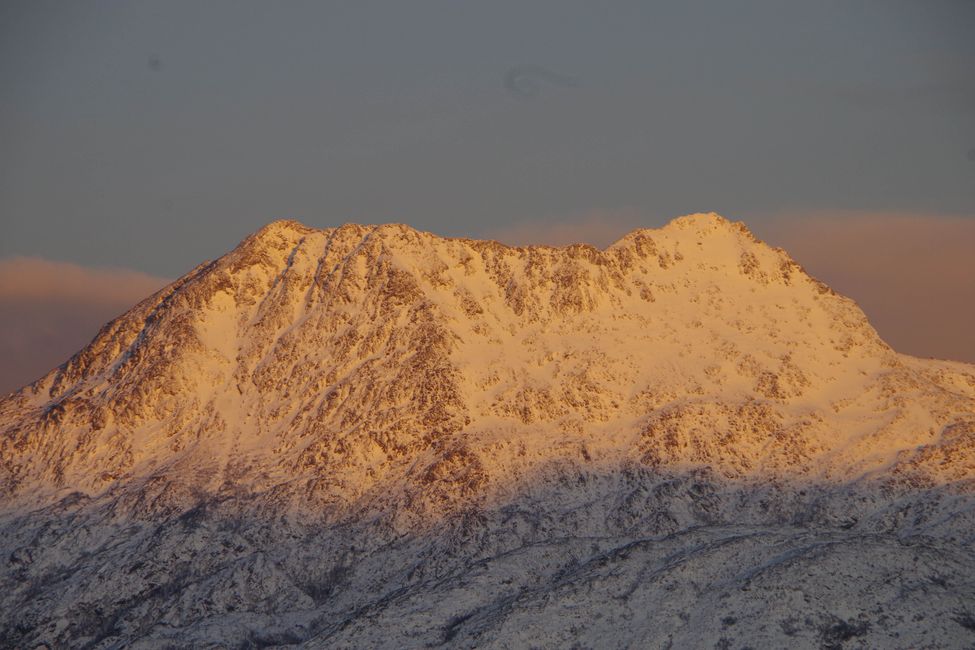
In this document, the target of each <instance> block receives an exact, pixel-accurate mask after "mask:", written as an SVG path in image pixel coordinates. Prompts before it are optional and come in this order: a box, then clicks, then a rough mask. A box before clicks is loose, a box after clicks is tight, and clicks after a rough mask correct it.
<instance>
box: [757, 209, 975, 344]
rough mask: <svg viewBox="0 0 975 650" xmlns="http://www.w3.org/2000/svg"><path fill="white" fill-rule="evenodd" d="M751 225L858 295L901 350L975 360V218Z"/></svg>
mask: <svg viewBox="0 0 975 650" xmlns="http://www.w3.org/2000/svg"><path fill="white" fill-rule="evenodd" d="M751 225H752V226H753V229H754V231H755V233H756V235H758V236H760V237H762V238H763V239H765V240H766V241H768V242H769V243H771V244H774V245H776V246H781V247H782V248H784V249H785V250H786V251H788V252H789V254H790V255H792V257H793V258H795V259H796V260H797V261H798V262H799V263H800V264H802V265H803V266H804V267H805V268H806V270H807V271H808V272H809V273H811V274H812V275H814V276H816V277H817V278H819V279H821V280H823V281H824V282H826V283H827V284H829V285H830V286H832V287H833V288H834V289H835V290H836V291H838V292H840V293H842V294H844V295H847V296H850V297H851V298H853V299H854V300H856V301H857V303H858V304H859V305H860V307H861V308H862V309H863V310H864V312H866V314H867V317H868V318H869V319H870V322H871V323H872V324H873V325H874V327H876V329H877V331H878V332H879V333H880V335H881V336H882V337H883V338H884V340H886V341H887V342H888V343H889V344H890V345H891V346H893V348H894V349H895V350H898V351H899V352H905V353H907V354H913V355H916V356H930V357H938V358H943V359H953V360H958V361H968V362H975V336H972V331H973V329H975V254H973V251H975V218H972V217H961V216H946V215H922V214H903V213H871V212H832V213H826V214H823V213H819V214H807V215H795V216H792V217H782V216H779V217H777V218H775V219H765V220H760V221H756V222H755V223H754V224H751Z"/></svg>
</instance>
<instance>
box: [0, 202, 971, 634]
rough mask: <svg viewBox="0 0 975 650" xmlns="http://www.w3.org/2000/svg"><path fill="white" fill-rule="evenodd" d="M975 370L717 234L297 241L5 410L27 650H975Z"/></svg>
mask: <svg viewBox="0 0 975 650" xmlns="http://www.w3.org/2000/svg"><path fill="white" fill-rule="evenodd" d="M973 486H975V366H972V365H967V364H962V363H953V362H947V361H935V360H920V359H916V358H912V357H908V356H905V355H902V354H898V353H897V352H896V351H894V350H892V349H891V348H890V347H889V346H888V345H887V344H885V343H884V341H882V340H881V339H880V338H879V337H878V335H877V333H876V332H875V331H874V329H873V328H872V327H871V326H870V324H869V323H868V322H867V321H866V319H865V317H864V315H863V313H862V312H861V311H860V309H859V308H858V307H857V306H856V304H854V303H853V302H852V301H850V300H849V299H847V298H844V297H843V296H840V295H837V294H835V293H834V292H833V291H832V290H830V289H829V287H827V286H826V285H824V284H822V283H821V282H818V281H817V280H815V279H813V278H811V277H809V276H808V275H807V274H806V273H805V272H804V271H803V269H802V268H801V267H800V266H799V265H797V264H796V263H795V262H794V261H793V260H792V259H791V258H790V257H789V256H788V255H787V254H786V253H785V252H784V251H782V250H779V249H774V248H771V247H769V246H767V245H765V244H763V243H762V242H760V241H758V240H756V239H755V238H754V237H753V236H752V235H751V234H750V233H749V231H748V230H747V228H745V227H744V226H743V225H742V224H737V223H731V222H729V221H727V220H725V219H723V218H722V217H720V216H718V215H714V214H698V215H691V216H687V217H681V218H679V219H676V220H674V221H673V222H671V223H670V224H668V225H667V226H666V227H664V228H661V229H659V230H638V231H634V232H632V233H630V234H629V235H627V236H625V237H624V238H622V239H621V240H619V241H618V242H616V243H615V244H613V245H611V246H609V247H608V248H606V249H604V250H599V249H596V248H593V247H591V246H586V245H581V244H580V245H573V246H565V247H560V248H552V247H541V246H538V247H524V248H512V247H507V246H504V245H501V244H499V243H496V242H490V241H473V240H466V239H444V238H440V237H437V236H434V235H431V234H428V233H423V232H418V231H415V230H412V229H410V228H408V227H406V226H402V225H383V226H358V225H346V226H342V227H340V228H335V229H327V230H317V229H312V228H308V227H305V226H303V225H301V224H298V223H295V222H275V223H272V224H270V225H268V226H267V227H265V228H264V229H262V230H261V231H259V232H257V233H255V234H254V235H252V236H251V237H249V238H247V239H246V240H244V241H243V242H242V243H241V244H240V245H239V246H238V247H237V248H236V249H234V250H233V251H232V252H230V253H229V254H227V255H225V256H224V257H222V258H220V259H218V260H216V261H214V262H210V263H205V264H202V265H200V266H198V267H197V268H196V269H194V270H192V271H191V272H190V273H188V274H187V275H185V276H184V277H182V278H181V279H179V280H177V281H176V282H174V283H173V284H171V285H170V286H168V287H166V288H165V289H163V290H162V291H160V292H158V293H156V294H154V295H152V296H150V297H149V298H147V299H146V300H144V301H143V302H141V303H140V304H138V305H136V306H135V307H133V308H132V309H131V310H130V311H128V312H127V313H126V314H125V315H123V316H121V317H120V318H118V319H116V320H115V321H112V322H111V323H109V324H107V325H106V326H105V327H104V328H103V329H102V330H101V332H100V333H99V334H98V336H97V337H96V338H95V339H94V340H93V341H92V342H91V344H90V345H89V346H88V347H86V348H85V349H83V350H82V351H80V352H79V353H78V354H76V355H75V356H74V357H72V358H71V359H70V360H68V361H67V362H66V363H65V364H63V365H62V366H60V367H59V368H57V369H56V370H53V371H52V372H50V373H49V374H48V375H47V376H45V377H44V378H42V379H40V380H39V381H37V382H36V383H34V384H32V385H30V386H27V387H25V388H23V389H22V390H20V391H19V392H16V393H13V394H11V395H9V396H7V397H6V398H5V399H3V401H0V489H2V498H0V512H2V515H0V517H2V521H0V561H2V562H4V564H3V567H4V568H3V570H2V571H0V639H2V640H3V641H2V642H0V643H5V644H6V645H8V646H10V647H36V646H41V645H42V644H46V645H47V646H48V647H51V648H55V647H93V648H116V647H146V648H149V647H152V648H156V647H268V646H278V647H290V646H305V647H350V648H351V647H390V648H402V647H426V646H436V645H441V644H443V645H446V646H449V647H474V646H477V647H573V646H576V647H634V646H637V647H674V648H685V647H701V648H712V647H713V648H739V647H742V646H744V645H749V646H752V647H756V648H757V647H796V648H803V647H816V648H818V647H834V648H840V647H884V648H916V647H932V648H941V647H945V648H953V647H971V645H973V644H975V604H973V603H975V552H973V539H975V515H973V512H975V497H973Z"/></svg>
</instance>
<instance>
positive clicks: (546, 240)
mask: <svg viewBox="0 0 975 650" xmlns="http://www.w3.org/2000/svg"><path fill="white" fill-rule="evenodd" d="M646 221H647V218H646V217H645V216H642V215H641V214H640V212H639V211H637V210H634V209H630V208H623V209H619V210H594V211H592V212H586V213H584V214H581V215H576V216H574V217H569V218H566V219H561V220H555V219H540V220H537V221H536V220H529V221H523V222H521V223H518V224H513V225H510V226H504V227H501V228H496V229H493V230H489V231H487V232H485V233H483V234H482V237H484V238H486V239H495V240H497V241H499V242H501V243H503V244H508V245H509V246H528V245H531V244H544V245H546V246H566V245H568V244H579V243H586V244H592V245H593V246H597V247H599V248H605V247H607V246H609V245H610V244H612V243H613V242H615V241H616V240H618V239H619V238H620V237H622V236H623V235H625V234H626V233H628V232H630V231H631V230H634V229H636V228H640V227H646V226H644V225H642V224H644V223H645V222H646Z"/></svg>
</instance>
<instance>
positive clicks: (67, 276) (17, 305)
mask: <svg viewBox="0 0 975 650" xmlns="http://www.w3.org/2000/svg"><path fill="white" fill-rule="evenodd" d="M168 283H169V280H166V279H164V278H158V277H154V276H151V275H147V274H145V273H141V272H139V271H133V270H129V269H93V268H88V267H84V266H79V265H77V264H71V263H68V262H54V261H50V260H45V259H40V258H27V257H18V258H12V259H7V260H0V395H3V394H6V393H8V392H10V391H13V390H16V389H17V388H20V387H21V386H23V385H25V384H27V383H29V382H31V381H33V380H35V379H37V378H39V377H41V376H43V375H44V374H45V373H46V372H48V371H49V370H51V369H52V368H55V367H57V366H58V365H60V364H61V363H63V362H64V361H66V360H67V359H68V358H69V357H70V356H71V355H72V354H74V353H75V352H77V351H78V350H80V349H81V348H82V347H84V346H85V345H86V344H87V343H88V342H89V341H90V340H91V339H92V337H93V336H94V335H95V334H96V333H97V332H98V329H99V328H100V327H101V326H102V325H104V324H105V323H106V322H108V321H109V320H111V319H112V318H114V317H116V316H118V315H119V314H121V313H123V312H124V311H126V310H127V309H128V308H130V307H132V306H133V305H135V304H136V303H137V302H139V301H140V300H142V299H143V298H145V297H147V296H149V295H151V294H152V293H154V292H155V291H157V290H159V289H161V288H162V287H164V286H165V285H166V284H168Z"/></svg>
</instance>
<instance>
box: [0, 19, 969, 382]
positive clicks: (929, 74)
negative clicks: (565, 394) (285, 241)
mask: <svg viewBox="0 0 975 650" xmlns="http://www.w3.org/2000/svg"><path fill="white" fill-rule="evenodd" d="M973 32H975V3H973V2H969V1H967V0H960V1H957V2H948V1H937V0H934V1H929V2H899V1H897V0H884V1H876V2H868V1H860V2H850V1H846V0H843V1H837V2H830V1H820V2H814V3H810V2H798V1H795V2H793V1H785V2H781V1H776V2H773V1H767V2H756V1H743V2H734V3H728V2H694V1H691V2H666V3H652V2H607V3H592V2H572V1H568V0H559V1H549V2H525V1H522V2H503V1H502V2H490V3H478V4H474V3H458V2H410V3H402V2H395V3H394V2H382V3H379V2H368V1H364V2H296V1H291V2H275V3H270V2H245V1H242V0H235V1H233V2H228V1H223V0H210V1H208V2H205V3H201V2H181V1H179V0H173V1H167V2H162V1H158V2H139V1H126V2H121V1H120V2H107V1H100V2H91V1H89V0H77V1H73V2H63V1H61V2H47V1H45V0H31V1H26V2H21V1H19V0H4V2H2V3H0V142H2V143H3V145H2V147H0V263H2V262H6V265H2V266H0V272H5V273H7V274H8V277H10V278H14V280H15V281H16V279H17V278H18V277H21V278H22V277H23V272H24V271H23V269H26V268H31V269H34V272H35V273H39V271H37V269H39V268H40V266H38V265H44V264H46V265H47V266H44V268H45V269H47V271H46V272H48V273H50V274H53V275H54V276H55V277H58V274H59V273H63V272H65V269H68V268H71V269H74V270H75V271H76V272H77V273H78V274H79V276H78V277H89V276H85V275H84V274H85V273H89V274H90V279H89V281H87V282H82V283H81V284H79V285H78V286H77V287H76V291H77V295H75V296H73V297H72V298H71V301H73V302H72V303H71V304H73V305H80V304H82V303H84V304H86V305H88V304H91V305H95V308H93V309H94V311H92V310H82V311H84V313H85V314H88V317H87V319H82V318H80V317H79V318H77V319H75V318H74V317H72V316H71V315H70V314H71V311H70V310H67V311H59V310H60V307H52V306H51V305H47V306H43V304H46V303H47V302H50V303H52V304H56V305H63V304H64V296H63V295H61V294H57V293H55V294H50V295H49V294H44V293H43V292H42V291H41V290H40V289H37V290H36V291H35V292H34V293H33V294H31V295H32V296H33V297H32V298H30V299H29V301H33V302H31V305H33V307H28V306H26V303H25V302H24V301H25V300H28V299H27V298H25V297H24V296H23V295H20V297H18V298H10V297H4V295H0V307H2V309H0V336H3V337H4V338H3V339H2V340H0V368H4V367H6V368H7V369H10V368H14V367H17V368H21V370H17V371H16V372H14V371H13V370H10V371H9V373H8V371H7V370H0V391H2V390H4V388H5V387H7V388H9V387H10V386H11V385H14V384H17V383H18V382H20V383H23V381H29V380H30V379H32V378H33V377H27V375H30V374H31V372H34V373H35V374H37V373H39V372H43V370H41V371H38V370H36V368H44V369H47V368H49V367H51V365H56V364H57V363H59V362H60V361H61V360H63V359H64V358H66V356H67V355H69V354H70V353H71V352H72V351H74V350H76V349H77V348H78V347H80V346H81V345H83V344H84V343H85V342H86V341H87V340H88V339H90V338H91V336H92V335H93V334H94V333H95V331H97V326H96V325H94V324H93V323H96V322H97V321H99V320H101V319H103V318H104V319H107V318H110V317H111V316H114V315H116V314H115V313H108V312H109V311H112V310H119V311H122V310H124V309H125V307H126V306H127V305H130V304H133V303H134V302H136V301H137V300H138V299H140V298H141V297H144V290H145V288H146V287H147V286H149V285H148V284H143V285H140V284H139V283H137V282H135V283H133V282H130V280H131V279H132V278H133V277H139V278H141V279H142V281H143V282H148V283H149V284H153V283H156V284H159V283H164V282H165V281H166V279H171V278H175V277H178V276H179V275H181V274H183V273H185V272H187V271H188V270H190V269H191V268H193V267H194V266H196V265H197V264H198V263H200V262H201V261H203V260H207V259H213V258H215V257H217V256H219V255H221V254H222V253H224V252H226V251H227V250H228V249H230V248H232V247H233V246H234V245H235V244H236V243H237V242H238V241H239V240H241V239H242V238H243V237H244V236H246V235H247V234H248V233H250V232H252V231H254V230H256V229H257V228H259V227H260V226H261V225H263V224H265V223H267V222H268V221H271V220H273V219H277V218H292V219H297V220H299V221H302V222H304V223H306V224H308V225H311V226H318V227H329V226H335V225H339V224H342V223H345V222H360V223H383V222H402V223H407V224H409V225H411V226H414V227H416V228H420V229H423V230H429V231H433V232H436V233H438V234H441V235H448V236H474V237H482V236H483V237H494V238H499V239H504V238H505V237H509V238H512V241H513V240H514V239H518V238H521V239H525V238H526V237H528V239H533V240H537V241H544V240H551V239H553V238H555V239H558V238H560V237H564V236H565V234H566V233H574V236H575V237H576V238H582V239H589V240H592V241H593V242H601V243H607V241H606V240H607V239H610V240H611V237H612V236H615V235H617V234H621V229H626V228H631V227H655V226H660V225H662V224H664V223H666V222H667V221H668V220H670V219H671V218H673V217H676V216H679V215H682V214H687V213H692V212H700V211H715V212H719V213H721V214H723V215H725V216H726V217H728V218H731V219H735V220H743V221H745V223H747V224H748V225H749V226H750V227H752V229H753V230H754V231H755V232H756V234H758V235H759V236H763V237H768V238H769V240H770V241H772V242H773V243H776V244H777V245H781V246H785V247H786V248H787V249H788V250H790V251H791V252H793V254H794V255H795V256H796V257H797V259H799V261H800V262H802V263H804V264H805V265H806V266H807V268H809V269H810V270H811V271H812V272H814V273H815V274H818V275H819V276H820V277H822V278H823V279H825V280H827V281H830V282H831V283H832V284H833V285H834V286H835V288H837V290H839V291H841V292H844V293H848V294H850V295H851V296H853V297H854V298H855V299H857V300H858V301H859V302H860V303H861V305H863V306H864V308H865V310H866V311H867V314H868V316H870V317H871V319H872V320H873V321H874V323H875V325H876V326H877V328H878V330H879V331H880V332H881V334H882V335H884V336H886V337H887V338H888V339H891V340H892V341H893V340H894V339H896V341H894V342H895V347H898V346H900V347H904V346H907V349H905V351H910V352H911V353H914V354H920V355H934V356H948V357H950V358H958V359H963V358H964V359H966V360H969V361H975V350H973V349H972V345H971V342H970V341H971V338H972V337H969V336H967V334H965V333H964V330H963V329H959V326H960V322H961V324H964V323H966V322H967V323H969V324H970V323H971V318H972V311H971V309H970V308H968V307H967V305H970V304H972V303H973V302H975V290H973V283H972V277H973V276H975V263H973V262H972V261H971V260H970V259H968V258H969V257H972V256H971V255H970V254H969V251H970V250H973V249H975V236H973V234H972V233H973V231H972V229H971V227H970V226H971V224H972V223H973V220H975V74H973V73H972V71H973V70H975V39H973V38H972V37H971V34H972V33H973ZM931 232H934V233H935V234H933V235H932V234H931ZM853 241H861V242H869V243H868V245H867V248H869V251H866V252H864V255H863V256H862V261H861V262H859V263H858V262H857V261H856V259H852V260H851V259H849V256H850V255H852V256H853V257H854V258H856V257H857V256H858V254H859V253H860V252H861V251H860V249H856V250H854V251H852V252H850V251H849V249H850V247H851V246H852V244H851V243H850V242H853ZM945 242H947V243H948V244H950V245H949V246H948V247H947V249H945V248H944V247H942V244H943V243H945ZM844 247H845V248H844ZM854 248H856V247H854ZM834 249H835V250H837V251H839V250H842V251H846V252H844V254H843V255H838V254H834V253H833V252H832V251H833V250H834ZM905 249H910V251H911V255H912V256H913V257H912V259H913V260H914V263H915V268H914V270H915V274H914V275H913V276H912V277H911V279H910V281H909V282H907V281H906V280H903V278H901V276H896V277H891V276H889V275H887V274H885V273H883V272H881V271H882V270H883V269H886V268H890V269H891V271H892V272H894V271H898V270H900V269H902V268H903V265H902V264H900V265H899V264H897V263H896V259H897V256H898V255H902V254H904V250H905ZM867 253H869V254H867ZM949 254H950V255H955V256H956V258H952V261H950V262H945V263H943V262H944V258H945V256H946V255H949ZM803 256H805V259H803ZM841 258H842V259H841ZM840 262H842V263H840ZM30 264H34V266H30ZM945 264H947V267H946V266H945ZM65 265H68V266H65ZM945 268H950V269H952V271H951V273H952V275H949V276H945V275H944V269H945ZM108 273H117V274H119V277H120V281H119V283H116V284H118V286H121V287H126V288H127V289H126V290H125V291H121V290H115V289H112V290H111V291H109V290H108V289H107V288H106V286H111V287H115V284H113V283H112V282H109V281H107V280H106V278H107V277H109V276H106V275H105V274H108ZM18 274H20V275H18ZM106 282H108V285H106ZM904 282H907V285H910V286H907V285H904ZM0 284H2V278H0ZM42 285H43V283H38V284H37V286H42ZM31 286H33V285H31ZM44 286H46V285H44ZM902 289H903V290H902ZM32 291H33V289H32ZM106 292H107V295H108V296H110V297H111V300H109V299H107V298H106ZM881 294H882V295H884V296H887V297H885V298H884V299H883V301H882V302H883V306H880V307H878V306H871V305H870V303H871V300H873V301H877V300H878V299H877V298H876V296H878V295H881ZM59 296H60V297H59ZM935 296H941V298H940V299H939V300H934V297H935ZM916 300H921V303H920V307H919V303H917V302H916ZM59 301H60V302H59ZM912 301H913V302H912ZM891 305H895V306H894V307H892V306H891ZM896 305H900V306H899V307H897V306H896ZM953 306H957V308H956V309H953ZM921 308H923V310H928V311H929V312H930V311H931V310H935V311H939V312H941V313H928V314H927V315H926V320H924V319H922V320H918V318H919V316H918V314H917V312H918V311H921V310H922V309H921ZM52 310H53V311H52ZM966 310H967V311H966ZM76 311H77V310H76ZM45 314H46V316H45ZM51 314H59V315H58V316H57V317H55V316H52V315H51ZM105 314H107V315H105ZM960 316H961V317H963V318H967V319H969V320H968V321H960ZM939 319H940V320H939ZM25 327H26V328H28V330H27V331H26V332H25V331H24V328H25ZM45 327H49V328H54V329H57V331H60V332H63V336H62V337H61V338H58V337H57V336H56V335H55V334H52V335H51V336H52V337H53V338H52V339H50V340H48V341H47V342H46V343H44V344H39V346H35V345H34V344H32V343H29V341H28V339H31V340H33V339H32V338H31V337H33V336H35V335H36V334H37V332H38V331H41V330H43V329H44V328H45ZM93 328H94V329H93ZM52 331H54V330H52ZM958 331H961V332H962V334H958V333H957V332H958ZM10 332H19V334H16V335H15V334H11V333H10ZM18 337H20V338H18ZM25 337H26V338H25ZM55 339H57V340H60V341H63V345H62V346H61V347H58V346H57V345H54V344H52V343H51V341H53V340H55ZM966 346H967V347H966ZM899 349H900V348H899ZM45 355H46V356H45ZM16 359H21V360H22V361H23V363H24V364H27V365H28V366H29V365H31V363H33V364H34V366H33V367H34V368H35V370H31V371H28V370H26V369H24V368H25V367H26V366H23V364H21V362H20V361H17V362H16V363H15V360H16ZM32 360H33V361H32ZM45 364H47V365H45ZM22 366H23V367H22ZM10 373H12V374H13V375H16V376H12V377H5V376H3V375H4V374H10ZM25 377H26V378H25ZM5 382H6V383H5Z"/></svg>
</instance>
